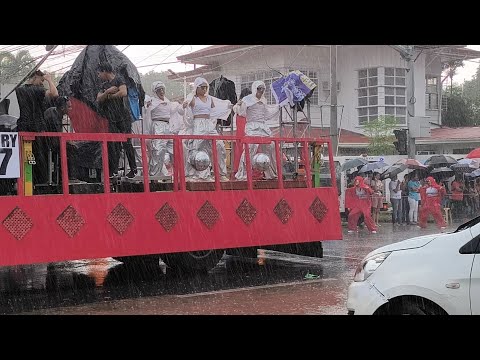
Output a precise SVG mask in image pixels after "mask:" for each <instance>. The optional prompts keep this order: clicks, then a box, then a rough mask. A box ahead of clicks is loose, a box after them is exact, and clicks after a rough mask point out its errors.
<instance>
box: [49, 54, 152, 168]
mask: <svg viewBox="0 0 480 360" xmlns="http://www.w3.org/2000/svg"><path fill="white" fill-rule="evenodd" d="M101 62H108V63H109V64H111V65H112V67H113V70H114V72H115V73H117V74H120V75H122V76H123V77H124V78H125V80H126V82H127V87H136V89H137V91H138V93H139V100H140V107H142V106H143V102H144V99H145V91H144V90H143V87H142V83H141V78H140V74H139V72H138V70H137V68H136V67H135V65H134V64H133V63H132V62H131V61H130V59H128V57H127V56H125V55H124V54H123V53H122V52H121V51H120V50H118V49H117V48H116V47H115V46H113V45H88V46H87V47H86V48H85V49H84V50H83V51H82V52H81V53H80V54H79V55H78V56H77V58H76V59H75V61H74V63H73V65H72V67H71V68H70V70H69V71H67V72H66V73H65V74H64V75H63V76H62V78H61V79H60V81H59V83H58V86H57V89H58V92H59V95H61V96H69V97H70V98H71V100H72V101H71V102H72V110H71V111H70V113H69V117H70V120H71V124H72V126H73V129H74V131H75V132H76V133H82V132H85V133H101V132H108V121H107V119H105V118H103V117H102V116H101V115H100V114H99V108H98V105H97V102H96V98H97V94H98V92H99V89H100V88H101V80H100V79H99V78H98V72H97V69H98V66H99V64H100V63H101ZM126 106H128V101H126ZM75 147H76V148H77V152H76V154H75V160H76V163H77V165H78V166H82V167H88V168H101V164H102V160H101V153H102V152H101V146H100V144H99V143H92V142H87V141H85V142H75Z"/></svg>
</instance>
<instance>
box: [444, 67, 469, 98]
mask: <svg viewBox="0 0 480 360" xmlns="http://www.w3.org/2000/svg"><path fill="white" fill-rule="evenodd" d="M463 65H464V63H463V60H450V61H447V62H445V63H442V71H443V72H444V73H445V74H446V76H447V77H449V78H450V93H452V90H453V77H454V76H455V74H456V73H457V69H458V68H459V67H463Z"/></svg>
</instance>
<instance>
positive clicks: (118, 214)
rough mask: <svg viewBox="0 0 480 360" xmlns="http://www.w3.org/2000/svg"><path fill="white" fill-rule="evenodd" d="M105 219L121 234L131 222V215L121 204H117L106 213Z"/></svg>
mask: <svg viewBox="0 0 480 360" xmlns="http://www.w3.org/2000/svg"><path fill="white" fill-rule="evenodd" d="M107 220H108V222H109V223H110V224H112V226H113V228H114V229H115V230H117V231H118V233H119V234H120V235H122V234H123V233H124V232H125V231H126V230H127V229H128V227H129V226H130V224H131V223H132V222H133V216H132V214H130V212H129V211H128V210H127V209H126V208H125V206H123V205H122V204H118V205H117V206H115V208H114V209H113V210H112V212H111V213H110V214H109V215H108V217H107Z"/></svg>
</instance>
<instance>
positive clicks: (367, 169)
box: [358, 161, 389, 174]
mask: <svg viewBox="0 0 480 360" xmlns="http://www.w3.org/2000/svg"><path fill="white" fill-rule="evenodd" d="M387 166H389V165H388V164H387V163H385V162H383V161H375V162H372V163H368V164H365V165H363V166H362V168H361V169H360V171H359V172H358V173H359V174H361V173H365V172H370V171H373V170H376V169H382V168H384V167H387Z"/></svg>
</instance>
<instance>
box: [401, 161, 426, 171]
mask: <svg viewBox="0 0 480 360" xmlns="http://www.w3.org/2000/svg"><path fill="white" fill-rule="evenodd" d="M395 164H403V165H406V166H407V169H416V170H417V169H426V168H427V166H425V165H423V164H422V163H420V162H419V161H418V160H415V159H401V160H398V161H397V162H396V163H395Z"/></svg>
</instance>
